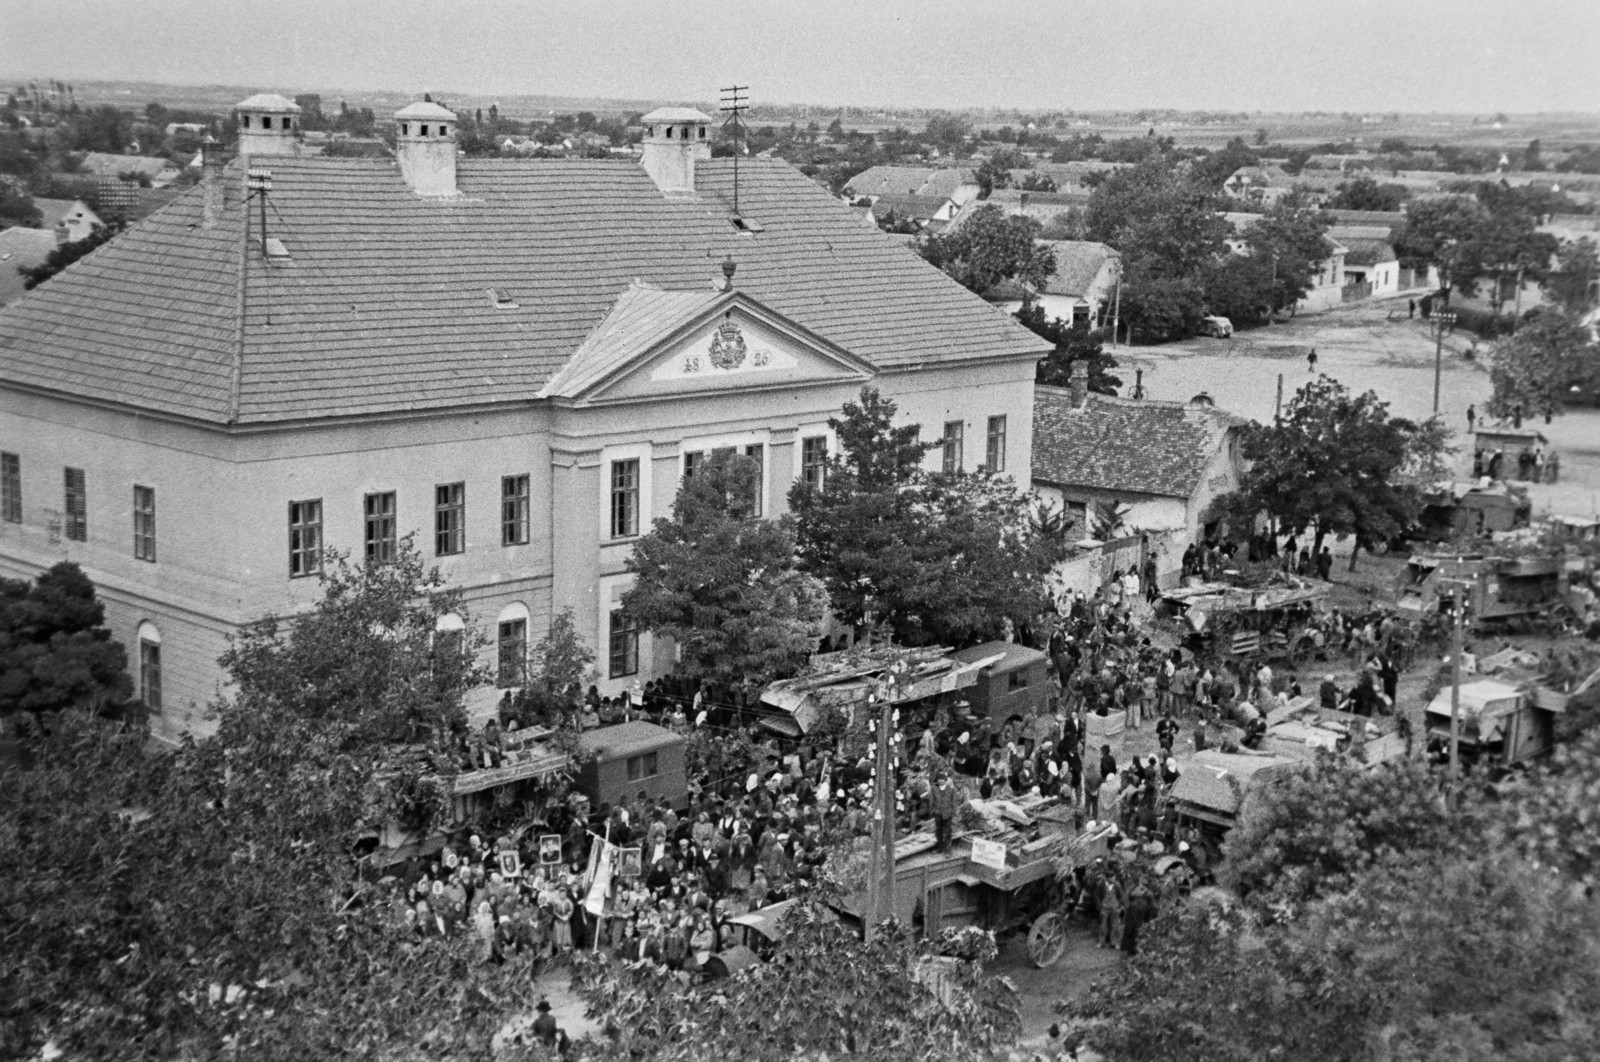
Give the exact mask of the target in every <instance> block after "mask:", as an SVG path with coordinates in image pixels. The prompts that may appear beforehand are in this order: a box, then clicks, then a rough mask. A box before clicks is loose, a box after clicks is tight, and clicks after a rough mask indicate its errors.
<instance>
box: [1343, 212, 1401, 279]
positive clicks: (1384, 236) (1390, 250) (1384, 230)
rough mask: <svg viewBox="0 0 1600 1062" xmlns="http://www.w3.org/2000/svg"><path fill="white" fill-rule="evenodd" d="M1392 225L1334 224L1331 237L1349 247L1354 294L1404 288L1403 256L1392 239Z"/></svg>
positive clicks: (1347, 271)
mask: <svg viewBox="0 0 1600 1062" xmlns="http://www.w3.org/2000/svg"><path fill="white" fill-rule="evenodd" d="M1391 229H1392V226H1390V225H1385V224H1377V225H1350V224H1339V225H1334V226H1332V227H1331V228H1330V229H1329V230H1328V238H1329V239H1332V240H1337V241H1338V242H1339V243H1341V244H1343V245H1344V247H1345V255H1344V275H1345V286H1346V288H1348V289H1353V294H1352V295H1351V296H1350V297H1355V296H1356V295H1363V296H1365V295H1370V296H1383V295H1394V294H1396V293H1398V292H1399V291H1400V256H1399V255H1398V254H1396V253H1395V249H1394V242H1393V241H1392V240H1391V239H1390V232H1391Z"/></svg>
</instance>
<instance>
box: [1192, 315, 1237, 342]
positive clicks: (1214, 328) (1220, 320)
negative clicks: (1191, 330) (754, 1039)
mask: <svg viewBox="0 0 1600 1062" xmlns="http://www.w3.org/2000/svg"><path fill="white" fill-rule="evenodd" d="M1195 331H1196V333H1197V334H1199V335H1202V336H1210V337H1212V338H1213V339H1227V338H1228V337H1229V336H1231V335H1233V322H1232V321H1230V320H1228V319H1227V318H1226V317H1218V316H1216V315H1215V314H1213V315H1211V316H1209V317H1202V318H1201V319H1200V327H1199V328H1197V329H1195Z"/></svg>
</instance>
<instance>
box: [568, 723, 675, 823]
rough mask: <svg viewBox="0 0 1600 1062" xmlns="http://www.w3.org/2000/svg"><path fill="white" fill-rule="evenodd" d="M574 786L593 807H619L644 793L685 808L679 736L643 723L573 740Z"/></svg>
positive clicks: (591, 732) (589, 733)
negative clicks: (576, 755)
mask: <svg viewBox="0 0 1600 1062" xmlns="http://www.w3.org/2000/svg"><path fill="white" fill-rule="evenodd" d="M578 749H579V751H580V757H579V763H578V777H577V786H578V788H579V789H580V790H582V791H583V792H584V793H585V794H587V795H588V797H589V799H590V800H592V801H594V803H595V806H597V807H598V806H600V805H602V804H610V805H612V806H613V807H616V806H619V805H621V804H622V803H623V802H624V801H625V800H627V798H629V797H631V796H633V795H635V794H637V793H644V794H645V796H646V797H648V798H649V799H650V800H651V801H655V800H657V799H659V798H661V797H665V798H666V799H667V802H668V803H669V804H671V805H672V806H673V807H674V808H676V809H677V810H679V811H682V810H684V809H685V808H687V807H688V806H689V768H688V759H687V750H686V747H685V742H684V738H683V735H682V734H678V733H674V732H673V731H671V730H668V729H667V728H666V727H662V726H657V725H656V724H654V723H648V722H645V721H644V720H635V721H633V722H629V723H618V724H616V725H615V726H603V727H601V728H600V729H598V730H588V731H585V732H584V733H583V735H582V736H581V737H580V738H578Z"/></svg>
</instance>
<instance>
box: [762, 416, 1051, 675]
mask: <svg viewBox="0 0 1600 1062" xmlns="http://www.w3.org/2000/svg"><path fill="white" fill-rule="evenodd" d="M894 412H895V405H894V403H893V402H891V401H889V400H887V399H884V398H882V397H881V396H880V395H879V394H878V392H877V391H876V390H875V389H873V388H870V387H869V388H865V389H863V390H862V392H861V400H860V402H859V403H856V402H850V403H846V404H845V406H844V416H843V417H842V418H834V419H832V420H830V421H829V422H828V423H829V426H830V427H832V428H833V429H834V430H835V431H836V432H837V433H838V438H839V446H840V450H841V453H839V454H836V455H834V456H832V457H830V458H829V461H828V465H827V468H826V471H825V474H824V478H823V487H822V489H821V490H815V489H812V488H810V487H807V486H806V485H804V484H797V485H796V486H795V488H794V489H793V490H792V491H791V492H790V494H789V505H790V507H791V508H792V509H793V511H794V513H795V517H796V521H797V522H796V530H797V538H798V542H799V552H800V563H801V567H802V568H803V569H804V570H806V571H809V572H811V573H813V574H815V575H816V576H818V577H819V578H821V579H822V581H823V583H824V584H825V585H826V586H827V589H828V594H829V598H830V600H831V601H832V603H833V609H834V612H835V614H836V615H838V616H839V618H840V619H842V620H844V621H846V622H848V623H851V624H853V625H854V624H861V623H863V622H866V621H867V620H869V619H870V620H871V621H872V622H874V623H881V624H883V625H884V626H885V627H886V628H887V629H888V630H889V631H890V632H891V633H892V635H893V636H894V638H895V639H896V640H897V641H899V642H901V643H902V644H906V645H928V644H954V645H964V644H966V643H968V642H970V641H975V640H979V639H981V638H985V637H993V636H995V635H997V634H998V633H999V631H1000V629H1001V627H1002V626H1003V624H1004V621H1005V619H1006V618H1010V619H1011V620H1012V621H1013V622H1014V623H1016V624H1019V625H1020V624H1022V623H1025V622H1029V621H1031V620H1032V619H1033V618H1034V617H1035V616H1036V615H1037V613H1038V611H1039V609H1040V608H1041V606H1042V603H1043V602H1042V598H1041V596H1040V595H1041V594H1042V592H1043V591H1042V589H1041V586H1042V583H1041V579H1042V576H1043V573H1044V572H1045V570H1046V569H1047V568H1048V567H1049V565H1050V564H1051V563H1052V562H1053V560H1054V557H1055V555H1054V554H1053V552H1052V551H1051V549H1050V545H1049V543H1048V542H1047V541H1046V540H1044V539H1041V538H1040V537H1039V536H1037V535H1035V534H1034V533H1033V530H1032V526H1031V524H1030V521H1029V519H1028V509H1027V502H1026V498H1025V496H1024V495H1023V494H1022V493H1021V492H1020V491H1018V490H1017V489H1016V487H1015V486H1014V485H1013V484H1012V483H1011V481H1010V480H1009V479H1007V478H1004V477H999V476H989V475H987V474H982V473H980V474H970V473H958V474H953V475H943V474H938V475H935V474H931V473H926V472H923V471H922V470H921V469H920V468H919V465H920V463H921V460H922V456H923V455H924V454H925V453H926V452H927V451H928V450H929V449H930V448H931V447H932V446H936V445H938V444H937V443H932V444H930V443H922V442H919V441H918V434H919V431H920V428H919V427H918V426H917V425H901V426H899V427H896V426H894V424H893V418H894Z"/></svg>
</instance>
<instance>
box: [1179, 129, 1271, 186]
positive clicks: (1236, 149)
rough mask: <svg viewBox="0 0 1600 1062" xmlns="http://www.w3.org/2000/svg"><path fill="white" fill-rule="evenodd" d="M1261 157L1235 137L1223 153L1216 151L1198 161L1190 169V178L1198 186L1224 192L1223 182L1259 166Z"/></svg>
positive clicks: (1241, 138)
mask: <svg viewBox="0 0 1600 1062" xmlns="http://www.w3.org/2000/svg"><path fill="white" fill-rule="evenodd" d="M1260 164H1261V156H1260V155H1257V154H1256V153H1255V152H1254V151H1252V150H1250V147H1249V145H1247V144H1246V143H1245V142H1244V138H1243V137H1237V136H1236V137H1234V138H1233V139H1232V140H1230V141H1228V143H1227V146H1225V147H1224V148H1223V149H1222V150H1221V151H1214V152H1212V153H1211V154H1209V155H1207V156H1205V157H1204V158H1199V159H1196V160H1195V161H1194V162H1193V163H1192V164H1191V167H1190V176H1191V177H1192V179H1193V180H1194V182H1195V183H1196V184H1198V185H1202V186H1204V187H1206V188H1209V189H1211V190H1213V191H1218V192H1220V191H1222V185H1223V182H1224V181H1226V180H1227V179H1228V178H1229V177H1231V176H1233V174H1234V173H1235V172H1237V171H1238V170H1240V169H1243V168H1244V167H1246V166H1258V165H1260Z"/></svg>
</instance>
